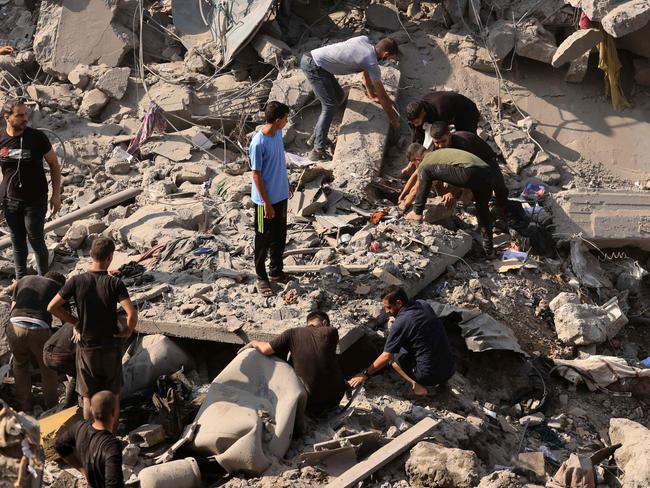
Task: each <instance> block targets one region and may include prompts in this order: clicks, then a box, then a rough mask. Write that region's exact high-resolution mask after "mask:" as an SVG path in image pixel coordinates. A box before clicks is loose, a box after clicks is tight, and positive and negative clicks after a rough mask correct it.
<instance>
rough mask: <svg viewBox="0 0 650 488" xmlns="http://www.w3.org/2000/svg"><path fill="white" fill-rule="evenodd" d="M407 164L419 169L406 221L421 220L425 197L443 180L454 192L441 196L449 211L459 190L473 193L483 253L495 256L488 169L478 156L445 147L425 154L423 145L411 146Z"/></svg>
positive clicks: (458, 194) (490, 176)
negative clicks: (434, 184) (462, 189)
mask: <svg viewBox="0 0 650 488" xmlns="http://www.w3.org/2000/svg"><path fill="white" fill-rule="evenodd" d="M407 156H408V159H409V162H413V163H415V164H416V165H417V166H418V169H417V175H418V176H417V179H418V191H417V195H416V197H415V202H414V205H413V211H411V212H410V213H409V214H408V215H407V216H406V218H407V219H409V220H417V221H420V220H422V214H423V212H424V206H425V204H426V201H427V196H428V195H429V192H430V191H431V186H432V185H433V182H434V181H442V182H444V183H447V184H449V185H451V186H454V187H456V189H454V190H452V191H450V192H448V193H446V194H445V195H443V197H442V198H443V204H444V205H445V206H446V207H448V208H450V207H451V206H452V205H453V204H454V202H455V200H456V199H457V198H458V197H459V196H460V193H461V191H460V190H458V189H459V188H467V189H469V190H471V191H472V194H473V198H474V205H475V207H476V217H477V219H478V225H479V229H480V231H481V236H482V238H483V250H484V251H485V254H486V255H487V256H488V257H490V258H492V257H494V249H493V241H492V232H493V230H492V217H491V216H490V207H489V203H490V197H491V196H492V191H493V188H492V186H493V184H492V173H491V171H490V166H489V165H488V164H487V163H486V162H485V161H483V160H482V159H480V158H478V157H477V156H475V155H473V154H472V153H469V152H467V151H463V150H461V149H452V148H444V149H438V150H436V151H432V152H427V150H426V149H425V148H424V146H422V145H420V144H417V143H413V144H411V145H410V146H409V148H408V151H407Z"/></svg>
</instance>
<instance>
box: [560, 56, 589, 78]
mask: <svg viewBox="0 0 650 488" xmlns="http://www.w3.org/2000/svg"><path fill="white" fill-rule="evenodd" d="M590 54H591V51H587V52H585V53H583V54H582V56H580V57H579V58H577V59H574V60H573V61H571V64H569V69H568V70H567V72H566V75H565V76H564V81H566V82H567V83H582V81H583V80H584V79H585V76H587V70H588V69H589V55H590Z"/></svg>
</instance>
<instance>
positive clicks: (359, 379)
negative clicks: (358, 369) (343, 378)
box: [348, 373, 368, 388]
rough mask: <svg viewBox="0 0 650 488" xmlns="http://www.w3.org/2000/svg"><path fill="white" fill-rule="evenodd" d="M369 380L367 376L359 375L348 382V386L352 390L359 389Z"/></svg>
mask: <svg viewBox="0 0 650 488" xmlns="http://www.w3.org/2000/svg"><path fill="white" fill-rule="evenodd" d="M367 379H368V377H367V376H366V375H365V374H363V373H359V374H356V375H354V376H353V377H352V378H350V379H349V380H348V385H350V388H358V387H359V386H361V385H362V384H363V383H364V381H366V380H367Z"/></svg>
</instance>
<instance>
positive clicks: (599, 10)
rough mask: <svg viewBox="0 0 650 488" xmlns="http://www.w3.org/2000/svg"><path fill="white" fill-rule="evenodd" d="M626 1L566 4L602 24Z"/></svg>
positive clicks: (579, 0)
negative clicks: (612, 11) (605, 18)
mask: <svg viewBox="0 0 650 488" xmlns="http://www.w3.org/2000/svg"><path fill="white" fill-rule="evenodd" d="M622 1H625V0H565V3H568V4H570V5H571V6H572V7H576V8H579V9H580V10H582V11H583V12H584V13H585V14H586V15H587V17H589V20H593V21H596V22H600V21H601V20H602V19H603V17H605V15H607V14H608V13H609V12H610V11H611V10H612V9H614V7H616V6H617V5H620V4H621V3H622Z"/></svg>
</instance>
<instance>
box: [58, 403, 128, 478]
mask: <svg viewBox="0 0 650 488" xmlns="http://www.w3.org/2000/svg"><path fill="white" fill-rule="evenodd" d="M116 403H117V397H116V396H115V395H114V394H113V393H112V392H110V391H100V392H97V393H95V394H94V395H93V397H92V399H91V401H90V409H91V412H92V419H87V420H80V421H78V422H76V423H74V424H73V425H72V426H70V427H69V428H68V429H66V430H64V431H63V432H62V433H60V434H59V436H58V437H57V439H56V443H55V445H54V447H55V449H56V452H57V454H58V455H59V456H61V457H62V458H63V460H64V461H65V462H66V463H68V464H69V465H70V466H72V467H73V468H76V469H78V470H79V471H81V473H83V475H84V476H85V477H86V480H87V481H88V486H90V488H104V487H106V488H110V487H113V488H122V487H123V486H124V477H123V475H122V444H121V443H120V441H119V440H118V439H117V438H116V437H115V436H114V435H113V434H112V433H111V432H113V431H114V430H115V425H116V424H117V420H118V418H117V417H116V416H115V405H116Z"/></svg>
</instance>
